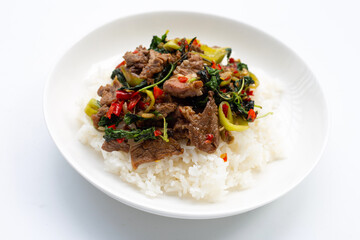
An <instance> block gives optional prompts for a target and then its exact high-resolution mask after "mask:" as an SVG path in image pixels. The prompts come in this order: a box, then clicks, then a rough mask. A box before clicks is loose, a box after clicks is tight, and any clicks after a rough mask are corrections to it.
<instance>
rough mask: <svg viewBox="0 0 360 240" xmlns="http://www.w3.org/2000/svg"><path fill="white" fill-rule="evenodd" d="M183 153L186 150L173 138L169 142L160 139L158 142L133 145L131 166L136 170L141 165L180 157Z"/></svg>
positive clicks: (148, 141)
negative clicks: (175, 156)
mask: <svg viewBox="0 0 360 240" xmlns="http://www.w3.org/2000/svg"><path fill="white" fill-rule="evenodd" d="M183 152H184V149H182V148H181V147H180V144H179V143H178V142H177V141H176V140H174V139H173V138H169V142H165V141H164V140H162V139H161V138H158V139H156V140H146V141H143V142H139V143H131V145H130V154H131V164H132V166H133V168H134V169H136V168H137V167H138V166H139V165H140V164H143V163H147V162H153V161H156V160H160V159H162V158H164V157H168V156H172V155H180V154H182V153H183Z"/></svg>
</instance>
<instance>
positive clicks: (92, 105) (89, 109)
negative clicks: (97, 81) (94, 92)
mask: <svg viewBox="0 0 360 240" xmlns="http://www.w3.org/2000/svg"><path fill="white" fill-rule="evenodd" d="M99 108H100V104H99V102H98V101H97V100H96V99H95V98H92V99H90V101H89V102H88V104H87V105H86V107H85V113H86V115H88V116H89V117H91V116H92V115H94V114H96V113H97V112H98V110H99Z"/></svg>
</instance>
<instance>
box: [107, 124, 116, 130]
mask: <svg viewBox="0 0 360 240" xmlns="http://www.w3.org/2000/svg"><path fill="white" fill-rule="evenodd" d="M108 128H112V129H114V130H115V129H116V126H115V124H113V125H111V126H108Z"/></svg>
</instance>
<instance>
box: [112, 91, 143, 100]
mask: <svg viewBox="0 0 360 240" xmlns="http://www.w3.org/2000/svg"><path fill="white" fill-rule="evenodd" d="M138 94H139V92H126V91H124V90H118V91H116V98H117V99H120V100H129V99H130V98H133V97H134V96H136V95H138Z"/></svg>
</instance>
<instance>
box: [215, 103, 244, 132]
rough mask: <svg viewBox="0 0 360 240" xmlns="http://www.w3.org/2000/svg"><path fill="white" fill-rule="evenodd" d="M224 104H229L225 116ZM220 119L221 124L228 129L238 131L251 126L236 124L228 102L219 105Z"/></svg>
mask: <svg viewBox="0 0 360 240" xmlns="http://www.w3.org/2000/svg"><path fill="white" fill-rule="evenodd" d="M223 105H226V106H227V116H225V113H224V112H223ZM219 119H220V124H221V125H222V126H224V128H225V129H226V130H228V131H237V132H241V131H244V130H246V129H248V128H249V126H248V125H246V124H244V125H236V124H234V123H233V122H234V119H233V115H232V112H231V108H230V105H229V103H228V102H221V103H220V105H219ZM237 121H239V120H237Z"/></svg>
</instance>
